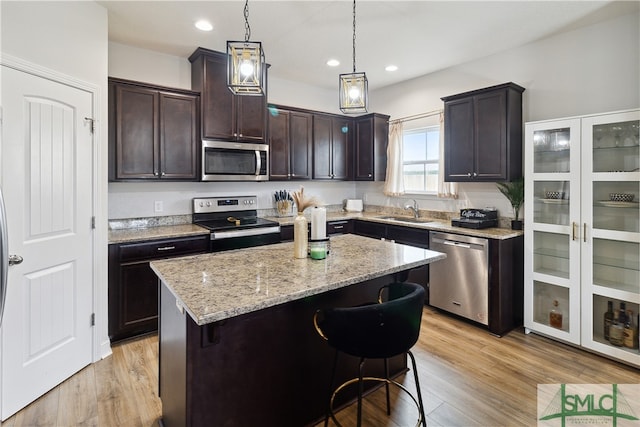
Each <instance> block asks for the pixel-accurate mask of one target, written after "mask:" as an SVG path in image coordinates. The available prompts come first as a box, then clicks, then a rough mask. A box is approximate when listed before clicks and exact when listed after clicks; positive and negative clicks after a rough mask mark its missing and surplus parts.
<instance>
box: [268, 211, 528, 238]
mask: <svg viewBox="0 0 640 427" xmlns="http://www.w3.org/2000/svg"><path fill="white" fill-rule="evenodd" d="M389 216H394V217H403V215H389V214H385V213H381V212H358V213H354V212H327V221H339V220H349V219H362V220H366V221H372V222H379V223H383V224H392V225H400V226H403V227H413V228H419V229H422V230H431V231H442V232H445V233H456V234H464V235H465V236H474V237H484V238H487V239H496V240H506V239H512V238H514V237H518V236H522V235H524V232H523V231H522V230H511V229H508V228H497V227H492V228H484V229H479V230H476V229H473V228H463V227H454V226H452V225H451V221H450V220H444V219H434V218H420V222H401V221H395V220H390V219H385V217H389ZM404 217H406V218H408V219H411V217H410V216H409V215H406V216H404ZM267 219H271V220H273V221H277V222H279V223H280V225H292V224H293V220H294V217H268V218H267Z"/></svg>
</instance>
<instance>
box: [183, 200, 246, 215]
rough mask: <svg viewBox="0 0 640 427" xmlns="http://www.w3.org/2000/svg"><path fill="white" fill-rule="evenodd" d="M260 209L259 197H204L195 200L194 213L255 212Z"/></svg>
mask: <svg viewBox="0 0 640 427" xmlns="http://www.w3.org/2000/svg"><path fill="white" fill-rule="evenodd" d="M257 207H258V197H257V196H234V197H204V198H195V199H193V213H209V212H229V211H245V210H253V209H257Z"/></svg>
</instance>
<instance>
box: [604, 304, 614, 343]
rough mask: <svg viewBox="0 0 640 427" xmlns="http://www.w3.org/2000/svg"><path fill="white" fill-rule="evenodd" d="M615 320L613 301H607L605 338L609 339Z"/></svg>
mask: <svg viewBox="0 0 640 427" xmlns="http://www.w3.org/2000/svg"><path fill="white" fill-rule="evenodd" d="M611 322H613V302H612V301H607V311H606V312H605V313H604V339H605V340H607V341H609V328H610V327H611Z"/></svg>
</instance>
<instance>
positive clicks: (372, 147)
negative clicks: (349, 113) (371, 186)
mask: <svg viewBox="0 0 640 427" xmlns="http://www.w3.org/2000/svg"><path fill="white" fill-rule="evenodd" d="M355 127H356V137H355V166H354V168H355V177H354V178H355V180H356V181H384V180H385V177H386V173H387V145H388V142H389V116H387V115H384V114H377V113H373V114H367V115H366V116H361V117H358V118H357V119H356V120H355Z"/></svg>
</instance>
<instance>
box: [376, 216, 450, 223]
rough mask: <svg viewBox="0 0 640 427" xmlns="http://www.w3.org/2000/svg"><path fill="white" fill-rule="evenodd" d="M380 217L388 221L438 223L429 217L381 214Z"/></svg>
mask: <svg viewBox="0 0 640 427" xmlns="http://www.w3.org/2000/svg"><path fill="white" fill-rule="evenodd" d="M377 218H378V219H384V220H387V221H396V222H408V223H412V224H428V223H437V221H434V220H433V219H429V218H414V217H410V216H379V217H377Z"/></svg>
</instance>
